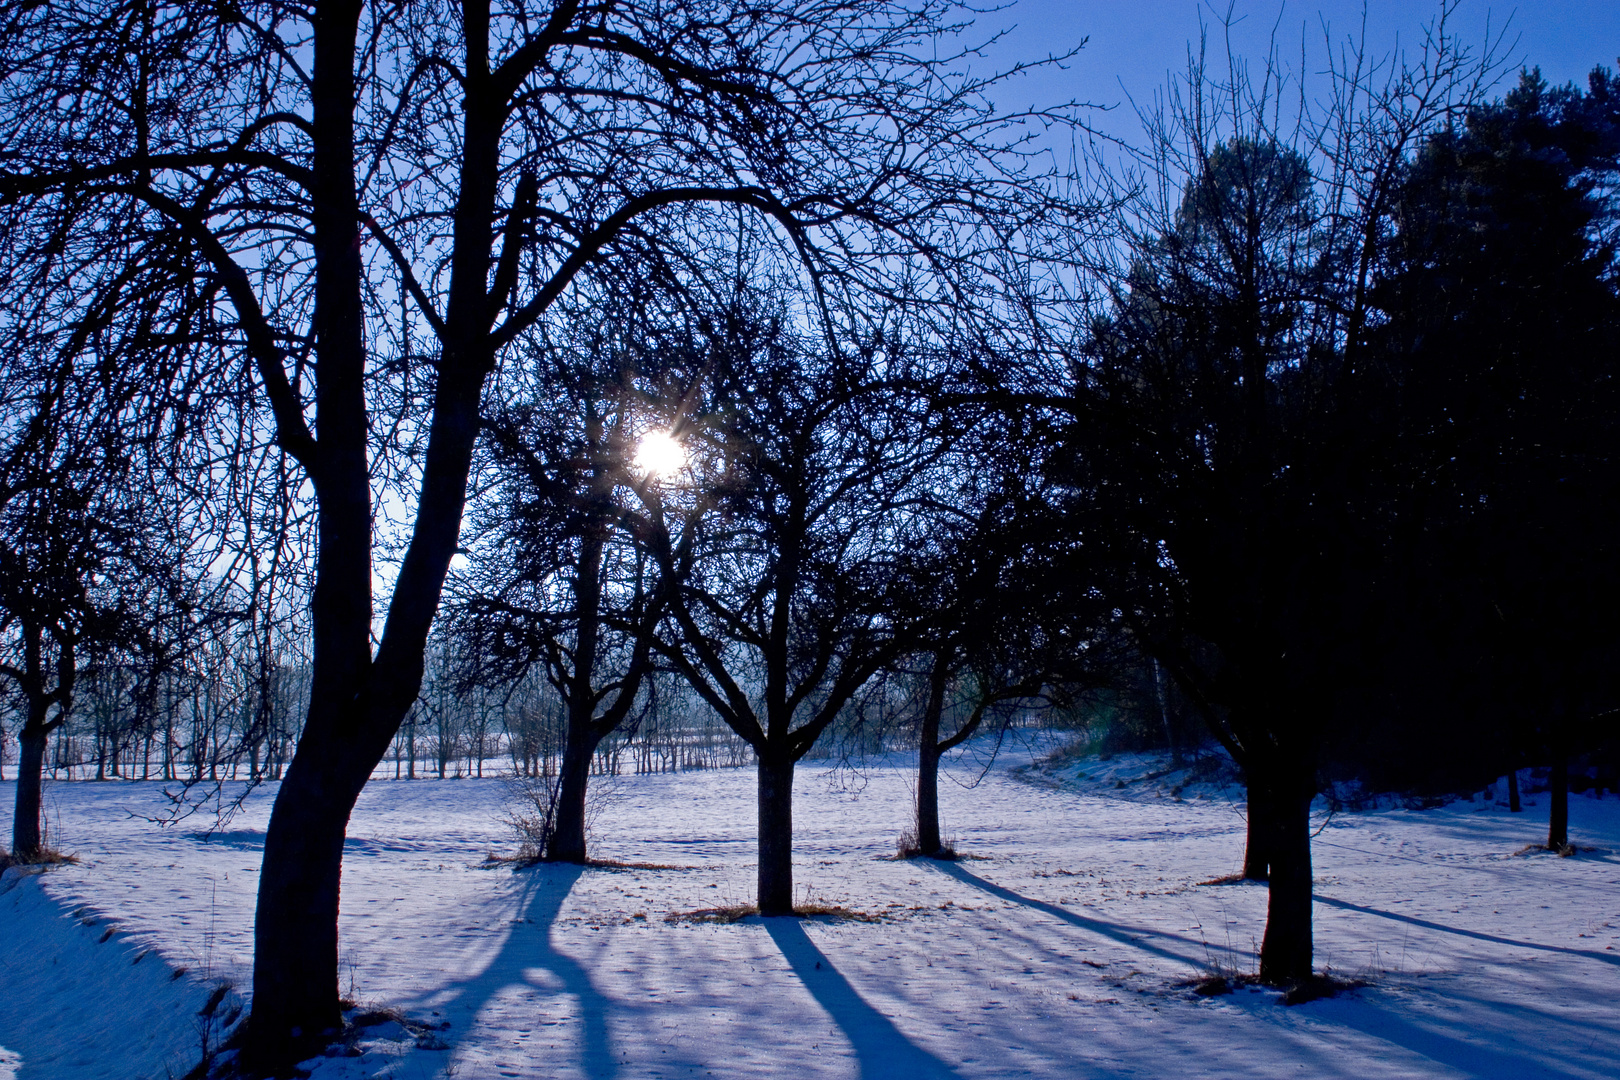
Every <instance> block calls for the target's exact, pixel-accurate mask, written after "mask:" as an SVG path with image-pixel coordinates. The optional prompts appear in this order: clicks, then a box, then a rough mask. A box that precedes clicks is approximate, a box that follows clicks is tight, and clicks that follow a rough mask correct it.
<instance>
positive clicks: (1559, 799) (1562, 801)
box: [1547, 747, 1569, 851]
mask: <svg viewBox="0 0 1620 1080" xmlns="http://www.w3.org/2000/svg"><path fill="white" fill-rule="evenodd" d="M1549 781H1550V782H1549V784H1548V788H1547V794H1548V796H1549V797H1550V798H1551V800H1552V807H1551V809H1550V810H1549V811H1548V813H1547V847H1548V848H1549V849H1551V850H1553V851H1557V850H1558V849H1560V848H1562V847H1564V846H1565V845H1566V844H1568V843H1569V754H1568V753H1567V752H1566V751H1565V750H1564V749H1563V748H1562V747H1559V748H1558V750H1556V751H1555V752H1554V755H1553V764H1552V776H1551V777H1550V778H1549Z"/></svg>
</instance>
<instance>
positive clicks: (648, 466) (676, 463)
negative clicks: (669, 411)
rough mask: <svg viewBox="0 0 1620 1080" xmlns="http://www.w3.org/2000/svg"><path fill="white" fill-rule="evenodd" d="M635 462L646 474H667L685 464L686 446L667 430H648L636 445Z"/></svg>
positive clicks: (676, 470)
mask: <svg viewBox="0 0 1620 1080" xmlns="http://www.w3.org/2000/svg"><path fill="white" fill-rule="evenodd" d="M635 464H636V468H638V469H640V470H641V471H642V472H644V473H646V474H647V475H648V476H668V475H669V474H670V473H673V472H678V471H679V470H680V469H681V467H682V466H683V465H685V464H686V448H685V447H683V446H682V445H681V444H680V442H679V440H677V439H676V438H675V436H673V435H671V434H670V433H669V432H667V431H649V432H647V434H645V435H643V436H642V437H641V443H640V445H638V446H637V447H636V458H635Z"/></svg>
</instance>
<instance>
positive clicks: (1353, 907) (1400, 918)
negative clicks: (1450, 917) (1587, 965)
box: [1316, 894, 1620, 965]
mask: <svg viewBox="0 0 1620 1080" xmlns="http://www.w3.org/2000/svg"><path fill="white" fill-rule="evenodd" d="M1316 902H1317V903H1318V904H1326V905H1328V906H1329V907H1336V908H1343V909H1344V910H1345V911H1359V912H1361V913H1362V914H1363V915H1377V916H1378V917H1379V918H1383V919H1392V920H1394V921H1395V922H1403V923H1410V924H1411V925H1413V926H1422V927H1425V928H1426V929H1429V930H1439V931H1440V932H1441V933H1445V934H1456V935H1457V936H1458V937H1468V938H1475V939H1477V940H1479V941H1489V942H1491V943H1492V944H1493V945H1512V946H1514V947H1515V948H1520V949H1536V950H1539V951H1541V952H1555V953H1565V954H1567V955H1569V956H1584V957H1586V958H1587V959H1588V960H1601V961H1603V962H1604V963H1605V964H1616V965H1620V956H1617V955H1615V954H1614V953H1606V952H1598V951H1597V950H1595V949H1571V948H1569V947H1567V946H1564V945H1541V944H1538V943H1537V942H1534V941H1519V940H1517V939H1515V938H1505V937H1498V936H1497V935H1495V934H1485V933H1481V932H1480V931H1478V930H1464V929H1462V928H1461V927H1457V926H1447V925H1445V924H1444V923H1437V922H1430V921H1429V920H1428V919H1419V918H1417V917H1415V916H1412V915H1402V914H1399V913H1398V912H1394V911H1383V910H1381V909H1379V908H1374V907H1366V906H1364V905H1361V904H1352V903H1351V902H1350V901H1348V900H1335V899H1334V898H1333V897H1331V896H1322V895H1320V894H1318V896H1317V897H1316Z"/></svg>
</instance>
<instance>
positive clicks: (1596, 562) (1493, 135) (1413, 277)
mask: <svg viewBox="0 0 1620 1080" xmlns="http://www.w3.org/2000/svg"><path fill="white" fill-rule="evenodd" d="M1617 93H1620V86H1617V84H1616V82H1615V80H1614V77H1613V76H1612V74H1611V73H1610V72H1608V71H1607V70H1605V69H1598V70H1597V71H1595V72H1594V73H1593V74H1592V77H1591V80H1590V84H1589V87H1588V89H1587V90H1586V91H1585V92H1583V91H1581V90H1580V89H1578V88H1576V87H1573V86H1565V87H1556V88H1555V87H1549V86H1548V85H1547V84H1546V83H1545V82H1544V81H1543V80H1542V79H1541V78H1540V77H1539V76H1538V75H1537V74H1535V73H1533V72H1530V73H1526V74H1525V75H1524V76H1523V77H1522V78H1521V79H1520V81H1519V84H1518V86H1517V87H1515V88H1514V89H1513V90H1512V91H1511V92H1510V93H1508V94H1507V95H1506V96H1504V97H1503V98H1502V99H1501V100H1500V101H1496V102H1492V103H1490V104H1488V105H1483V106H1481V107H1479V108H1476V109H1474V110H1471V111H1470V112H1469V113H1468V115H1467V117H1466V119H1465V122H1464V123H1462V124H1460V125H1458V126H1457V127H1455V128H1453V129H1450V130H1447V131H1444V132H1441V133H1439V134H1437V135H1436V136H1435V137H1434V138H1432V139H1430V140H1429V141H1428V142H1427V144H1426V145H1425V146H1424V147H1423V149H1422V151H1421V152H1420V153H1419V154H1418V155H1417V157H1416V159H1415V160H1414V161H1413V162H1412V164H1411V167H1410V169H1409V170H1408V171H1407V173H1406V175H1405V178H1404V181H1403V185H1402V188H1401V192H1400V198H1399V200H1398V202H1397V203H1396V204H1395V205H1394V206H1393V207H1392V214H1391V223H1390V224H1391V232H1392V237H1391V243H1390V245H1389V248H1388V263H1387V269H1386V271H1385V273H1384V275H1383V277H1382V279H1381V281H1380V284H1379V287H1378V290H1377V299H1378V303H1379V306H1380V307H1381V309H1382V310H1383V311H1384V312H1385V316H1386V318H1385V321H1384V323H1383V324H1382V325H1381V327H1380V329H1379V332H1378V336H1377V348H1378V349H1379V350H1380V351H1381V354H1382V360H1383V362H1384V363H1386V364H1388V365H1389V370H1390V371H1391V374H1392V375H1393V376H1394V377H1395V378H1396V379H1398V382H1399V391H1398V400H1399V402H1400V405H1399V408H1400V410H1401V413H1402V415H1401V418H1400V430H1399V432H1398V437H1399V447H1400V449H1399V450H1398V453H1399V454H1400V455H1401V456H1402V458H1403V460H1402V461H1401V464H1400V467H1401V469H1402V470H1403V472H1404V473H1405V475H1407V476H1409V477H1411V482H1410V488H1409V491H1408V492H1407V493H1405V495H1404V496H1403V505H1402V507H1401V518H1402V520H1401V522H1400V524H1399V525H1398V526H1397V527H1396V529H1395V533H1394V535H1395V537H1396V542H1397V544H1398V545H1399V548H1398V551H1397V556H1398V558H1399V559H1400V560H1401V561H1402V562H1403V563H1404V564H1406V565H1407V566H1409V567H1410V574H1411V576H1410V578H1409V579H1407V581H1406V582H1405V583H1404V585H1405V588H1403V590H1402V594H1403V595H1402V597H1401V598H1402V599H1404V600H1405V602H1406V603H1405V605H1404V606H1403V607H1400V608H1397V609H1395V610H1396V611H1398V613H1399V614H1398V616H1397V618H1396V625H1395V626H1394V627H1392V634H1391V640H1392V641H1393V642H1395V643H1396V645H1395V648H1394V649H1393V650H1392V656H1391V661H1392V663H1394V664H1395V665H1397V667H1398V669H1399V670H1400V672H1401V677H1400V678H1399V679H1398V680H1397V683H1396V685H1397V688H1398V689H1397V692H1398V693H1400V694H1402V695H1407V694H1411V695H1413V696H1415V697H1416V699H1417V700H1418V701H1421V702H1423V705H1424V706H1425V707H1427V708H1428V709H1430V710H1432V712H1431V713H1430V715H1429V716H1428V717H1427V722H1426V723H1423V724H1419V725H1417V727H1416V730H1417V731H1419V732H1423V733H1425V735H1424V736H1422V738H1423V740H1424V744H1425V745H1424V746H1423V748H1422V751H1421V752H1418V753H1415V754H1414V755H1413V756H1412V757H1411V758H1410V759H1408V760H1409V761H1410V764H1409V765H1408V768H1411V769H1412V770H1413V773H1414V774H1416V775H1420V776H1424V778H1425V779H1426V780H1427V781H1428V782H1430V783H1435V784H1437V786H1446V785H1448V784H1449V786H1451V787H1453V788H1455V787H1461V786H1465V785H1466V784H1469V783H1479V782H1482V781H1483V780H1484V779H1487V778H1491V777H1495V776H1499V775H1501V774H1502V773H1503V772H1504V771H1507V770H1509V769H1516V768H1518V767H1519V766H1520V765H1521V764H1535V765H1547V766H1550V767H1551V769H1552V770H1553V779H1554V786H1555V796H1554V800H1555V801H1554V820H1553V823H1552V831H1551V834H1550V836H1549V838H1548V843H1549V846H1553V847H1557V846H1561V845H1562V844H1564V843H1565V842H1566V841H1567V836H1566V824H1565V822H1566V820H1567V819H1566V818H1565V817H1564V816H1563V814H1562V807H1563V805H1564V794H1563V792H1562V791H1561V790H1557V789H1558V780H1559V778H1560V777H1561V776H1563V775H1565V770H1566V768H1567V764H1568V761H1569V759H1570V758H1571V757H1572V756H1574V755H1579V754H1583V753H1588V752H1591V751H1594V750H1600V749H1603V748H1605V747H1612V746H1613V740H1612V738H1610V737H1607V736H1606V732H1605V731H1604V729H1605V728H1607V729H1608V730H1609V731H1612V730H1613V728H1612V723H1609V722H1607V721H1606V720H1605V719H1604V718H1605V717H1609V716H1611V715H1612V714H1613V710H1614V709H1615V708H1616V707H1617V706H1620V685H1617V683H1616V674H1615V673H1616V670H1617V663H1620V630H1617V629H1616V627H1615V624H1614V620H1613V617H1612V612H1613V610H1614V608H1615V604H1616V602H1617V601H1620V549H1617V548H1616V537H1615V532H1614V528H1613V523H1614V507H1615V506H1616V499H1617V497H1620V453H1617V452H1620V443H1617V437H1620V426H1617V425H1620V419H1617V418H1620V412H1617V406H1620V400H1617V398H1616V385H1617V377H1620V297H1617V293H1616V285H1617V280H1620V279H1617V275H1616V268H1615V249H1614V238H1615V231H1614V230H1615V224H1616V218H1615V217H1614V213H1615V206H1614V203H1613V193H1614V191H1615V190H1616V184H1617V182H1620V110H1617V104H1616V97H1617ZM1425 688H1428V689H1427V690H1426V689H1425ZM1448 698H1449V699H1450V702H1449V704H1448V703H1447V702H1446V701H1445V700H1444V699H1448ZM1409 707H1410V706H1409ZM1396 715H1407V716H1409V715H1410V713H1409V712H1408V710H1407V709H1397V710H1396ZM1369 734H1371V732H1369ZM1374 737H1376V736H1374ZM1413 749H1414V750H1415V751H1416V750H1418V748H1417V747H1414V748H1413ZM1409 775H1412V774H1409Z"/></svg>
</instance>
